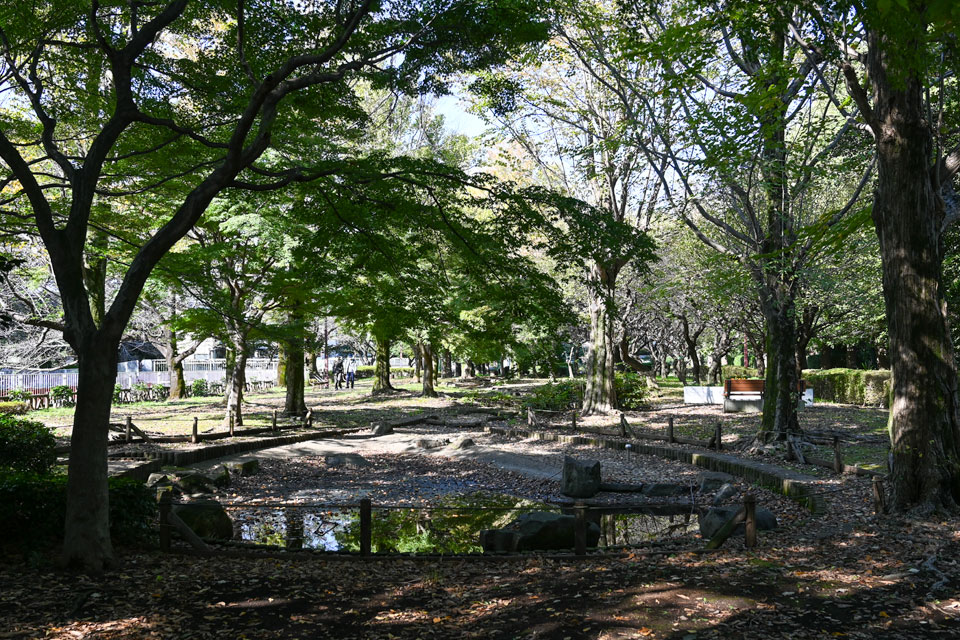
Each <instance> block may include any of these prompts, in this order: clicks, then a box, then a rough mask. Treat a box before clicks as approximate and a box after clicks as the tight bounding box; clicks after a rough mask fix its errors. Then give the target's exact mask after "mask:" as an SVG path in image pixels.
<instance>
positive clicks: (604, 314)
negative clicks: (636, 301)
mask: <svg viewBox="0 0 960 640" xmlns="http://www.w3.org/2000/svg"><path fill="white" fill-rule="evenodd" d="M616 275H617V274H616V270H610V271H607V270H606V269H604V268H603V267H602V266H601V265H599V264H594V265H593V266H592V268H591V269H590V280H591V283H592V285H593V286H595V287H597V289H596V290H593V291H591V295H590V338H589V348H588V350H587V363H586V368H587V370H586V373H585V376H586V388H585V389H584V392H583V407H582V413H583V415H585V416H589V415H594V414H607V413H610V412H612V411H616V410H617V409H618V408H619V407H620V404H619V403H618V402H617V390H616V387H615V386H614V367H613V350H614V339H613V315H614V314H613V313H612V309H611V308H610V305H612V304H613V286H614V284H615V282H616Z"/></svg>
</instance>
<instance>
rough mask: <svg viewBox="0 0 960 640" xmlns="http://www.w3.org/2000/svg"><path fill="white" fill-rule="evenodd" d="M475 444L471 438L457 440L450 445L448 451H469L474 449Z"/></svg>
mask: <svg viewBox="0 0 960 640" xmlns="http://www.w3.org/2000/svg"><path fill="white" fill-rule="evenodd" d="M476 445H477V443H476V442H474V441H473V438H466V437H464V438H457V439H456V440H454V441H453V442H451V443H450V447H449V448H450V449H469V448H470V447H475V446H476Z"/></svg>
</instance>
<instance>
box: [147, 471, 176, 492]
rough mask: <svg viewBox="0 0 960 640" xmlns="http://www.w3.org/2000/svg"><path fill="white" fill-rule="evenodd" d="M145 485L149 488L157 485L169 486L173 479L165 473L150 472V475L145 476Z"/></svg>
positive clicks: (155, 487) (157, 486) (154, 487)
mask: <svg viewBox="0 0 960 640" xmlns="http://www.w3.org/2000/svg"><path fill="white" fill-rule="evenodd" d="M146 484H147V487H148V488H150V489H157V488H159V487H170V486H172V485H173V480H171V479H170V476H168V475H167V474H165V473H151V474H150V477H148V478H147V483H146Z"/></svg>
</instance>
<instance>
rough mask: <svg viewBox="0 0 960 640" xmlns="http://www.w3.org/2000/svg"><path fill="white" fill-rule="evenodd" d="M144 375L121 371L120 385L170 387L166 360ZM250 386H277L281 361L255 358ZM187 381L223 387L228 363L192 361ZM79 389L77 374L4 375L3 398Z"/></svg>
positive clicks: (147, 363) (150, 363)
mask: <svg viewBox="0 0 960 640" xmlns="http://www.w3.org/2000/svg"><path fill="white" fill-rule="evenodd" d="M141 368H142V369H144V370H142V371H121V372H118V373H117V382H116V384H119V385H120V386H121V387H123V388H124V389H130V388H131V387H133V385H135V384H148V385H162V386H168V385H169V384H170V372H169V371H168V370H167V363H166V361H165V360H144V361H143V362H142V363H141ZM246 374H247V382H276V380H277V361H276V360H272V359H268V358H251V359H249V360H247V366H246ZM183 377H184V379H185V380H186V383H187V384H190V383H191V382H193V381H194V380H206V381H207V382H210V383H217V382H219V383H223V382H224V381H225V380H226V378H227V363H226V360H223V359H217V360H192V361H188V362H184V363H183ZM60 385H63V386H67V387H70V388H72V389H76V388H77V372H75V371H73V372H50V371H32V372H30V371H27V372H20V373H3V374H0V396H6V395H8V394H9V393H10V392H11V391H14V390H22V391H29V392H30V393H31V394H33V395H43V394H46V393H48V392H49V391H50V389H52V388H53V387H56V386H60Z"/></svg>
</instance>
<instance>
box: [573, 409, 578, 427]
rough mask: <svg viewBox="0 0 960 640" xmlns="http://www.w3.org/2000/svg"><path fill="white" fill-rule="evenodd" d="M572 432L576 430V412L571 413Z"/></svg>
mask: <svg viewBox="0 0 960 640" xmlns="http://www.w3.org/2000/svg"><path fill="white" fill-rule="evenodd" d="M573 430H574V431H576V430H577V412H576V411H574V412H573Z"/></svg>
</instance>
